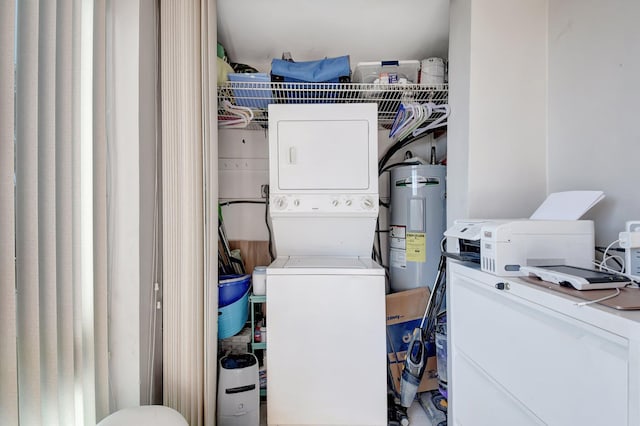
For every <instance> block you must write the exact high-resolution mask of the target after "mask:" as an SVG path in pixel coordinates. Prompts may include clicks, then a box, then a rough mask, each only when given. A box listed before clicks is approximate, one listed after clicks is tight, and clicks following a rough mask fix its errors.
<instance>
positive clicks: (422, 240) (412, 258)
mask: <svg viewBox="0 0 640 426" xmlns="http://www.w3.org/2000/svg"><path fill="white" fill-rule="evenodd" d="M426 261H427V235H426V234H424V233H421V232H407V262H422V263H424V262H426Z"/></svg>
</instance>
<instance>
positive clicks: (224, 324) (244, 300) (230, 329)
mask: <svg viewBox="0 0 640 426" xmlns="http://www.w3.org/2000/svg"><path fill="white" fill-rule="evenodd" d="M248 317H249V289H248V288H247V291H246V292H245V293H244V295H243V296H242V297H241V298H240V299H239V300H237V301H235V302H233V303H232V304H230V305H228V306H224V307H219V308H218V339H226V338H227V337H231V336H235V335H236V334H238V333H239V332H240V330H242V328H243V327H244V325H245V323H246V322H247V318H248Z"/></svg>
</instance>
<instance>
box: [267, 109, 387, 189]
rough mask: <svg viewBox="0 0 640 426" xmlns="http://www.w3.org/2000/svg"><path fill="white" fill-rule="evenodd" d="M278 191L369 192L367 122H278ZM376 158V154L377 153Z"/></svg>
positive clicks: (369, 171) (370, 171)
mask: <svg viewBox="0 0 640 426" xmlns="http://www.w3.org/2000/svg"><path fill="white" fill-rule="evenodd" d="M277 126H278V141H277V144H278V146H277V160H278V164H277V170H278V184H279V185H278V189H280V190H336V191H338V190H340V191H343V190H367V189H369V183H370V179H369V178H370V176H369V174H370V173H375V170H374V171H372V170H369V157H370V155H372V153H370V152H369V138H370V136H369V122H368V121H366V120H318V121H303V120H299V121H285V120H283V121H280V122H278V123H277ZM376 155H377V153H376Z"/></svg>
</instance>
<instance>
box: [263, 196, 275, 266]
mask: <svg viewBox="0 0 640 426" xmlns="http://www.w3.org/2000/svg"><path fill="white" fill-rule="evenodd" d="M264 204H265V208H264V223H265V225H267V232H268V233H269V257H271V261H272V262H273V261H274V260H275V259H276V257H275V256H274V255H273V237H272V235H271V227H270V226H269V196H268V195H267V199H266V201H265V203H264Z"/></svg>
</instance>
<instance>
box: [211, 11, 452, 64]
mask: <svg viewBox="0 0 640 426" xmlns="http://www.w3.org/2000/svg"><path fill="white" fill-rule="evenodd" d="M217 5H218V6H217V14H218V42H220V43H222V45H223V46H224V47H225V49H226V50H227V54H228V56H229V59H230V60H231V61H232V62H238V63H243V64H247V65H250V66H252V67H254V68H257V69H258V71H261V72H269V71H270V69H271V66H270V64H271V59H273V58H280V57H281V56H282V53H283V52H290V53H291V55H292V57H293V59H294V60H295V61H308V60H315V59H322V58H325V57H336V56H342V55H349V56H350V64H351V68H352V70H353V69H354V68H355V66H356V64H357V63H359V62H368V61H380V60H411V59H415V60H421V59H425V58H429V57H433V56H436V57H441V58H447V54H448V45H449V0H392V1H389V0H387V1H382V0H322V1H320V0H218V1H217Z"/></svg>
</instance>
